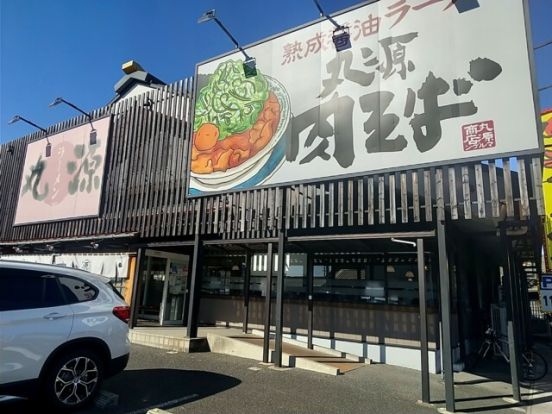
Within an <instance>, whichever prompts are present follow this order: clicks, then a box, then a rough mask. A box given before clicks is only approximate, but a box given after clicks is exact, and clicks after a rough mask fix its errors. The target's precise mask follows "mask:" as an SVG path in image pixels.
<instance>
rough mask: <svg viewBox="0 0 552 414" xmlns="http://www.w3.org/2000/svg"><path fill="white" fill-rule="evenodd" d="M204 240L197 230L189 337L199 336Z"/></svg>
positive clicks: (193, 258)
mask: <svg viewBox="0 0 552 414" xmlns="http://www.w3.org/2000/svg"><path fill="white" fill-rule="evenodd" d="M203 249H204V247H203V240H201V237H200V235H199V232H198V231H196V233H195V236H194V253H193V255H192V274H191V282H190V303H189V305H188V326H187V327H188V329H187V330H186V336H187V337H188V338H197V319H198V313H199V291H200V287H201V274H202V272H203Z"/></svg>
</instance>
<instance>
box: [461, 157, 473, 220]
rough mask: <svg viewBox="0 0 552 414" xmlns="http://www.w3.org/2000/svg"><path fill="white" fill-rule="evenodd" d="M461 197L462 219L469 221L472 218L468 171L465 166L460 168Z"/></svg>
mask: <svg viewBox="0 0 552 414" xmlns="http://www.w3.org/2000/svg"><path fill="white" fill-rule="evenodd" d="M462 197H463V199H464V218H465V219H466V220H470V219H471V218H472V211H471V190H470V170H469V168H468V167H466V166H462Z"/></svg>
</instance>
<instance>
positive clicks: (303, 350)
mask: <svg viewBox="0 0 552 414" xmlns="http://www.w3.org/2000/svg"><path fill="white" fill-rule="evenodd" d="M207 340H208V341H209V347H210V349H211V351H212V352H218V353H223V354H228V355H234V356H239V357H243V358H250V359H254V360H257V361H262V352H263V338H262V337H261V336H257V335H252V334H243V335H237V336H220V335H217V334H208V335H207ZM270 349H271V355H270V359H271V361H273V360H274V358H273V352H274V341H273V340H271V341H270ZM282 364H283V365H284V366H287V367H290V368H293V367H295V368H301V369H305V370H309V371H315V372H320V373H324V374H329V375H339V374H343V373H345V372H348V371H352V370H353V369H356V368H360V367H362V366H364V365H365V364H364V363H363V362H359V361H352V360H348V359H346V358H344V357H342V356H340V355H336V354H335V353H326V352H321V351H317V350H311V349H308V348H307V347H305V346H299V345H295V344H291V343H288V342H287V341H286V342H284V344H283V349H282Z"/></svg>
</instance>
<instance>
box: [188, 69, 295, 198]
mask: <svg viewBox="0 0 552 414" xmlns="http://www.w3.org/2000/svg"><path fill="white" fill-rule="evenodd" d="M225 64H227V65H228V64H230V65H231V64H232V62H230V63H228V62H225V63H224V64H221V65H220V66H219V68H217V71H216V72H215V74H213V75H211V76H212V77H215V79H214V81H210V82H213V83H215V82H217V81H219V82H222V81H221V80H220V79H221V78H222V76H221V75H219V79H217V78H216V76H217V72H222V69H224V70H226V71H228V70H231V71H232V75H234V76H236V77H239V76H240V75H241V74H242V73H243V69H242V67H241V64H240V65H239V71H240V72H239V73H238V72H237V70H236V71H235V72H236V73H235V74H234V69H235V67H230V69H228V67H225V66H223V65H225ZM223 75H226V76H228V75H227V74H226V73H224V72H223ZM241 76H243V75H241ZM259 76H262V78H261V79H260V80H257V82H259V83H260V86H258V85H255V84H253V83H251V84H249V85H253V86H256V87H257V88H258V89H261V88H265V89H266V90H265V91H264V95H261V96H262V98H264V99H258V97H257V96H255V95H254V94H253V93H250V94H249V95H248V96H252V98H251V101H252V102H254V103H255V104H256V105H257V107H256V109H257V110H256V112H253V111H252V112H251V114H249V113H247V112H246V111H247V110H248V106H247V105H248V104H249V102H248V101H247V100H246V99H245V98H243V96H244V94H243V93H242V94H241V95H240V92H243V91H244V90H246V89H245V88H241V89H237V90H236V91H234V90H233V89H232V85H236V84H237V85H240V86H242V85H243V84H244V83H245V82H248V81H247V80H243V79H241V78H239V79H237V80H233V81H231V82H230V86H227V85H228V82H225V83H224V84H223V86H227V89H228V90H224V89H223V88H221V87H220V86H219V84H216V83H215V85H216V86H217V87H216V88H213V89H215V91H216V92H215V93H216V94H218V95H216V96H215V97H214V98H213V97H212V96H210V95H209V94H208V93H209V92H210V91H209V90H207V93H203V92H204V90H205V88H204V89H202V91H201V92H200V95H199V98H198V99H199V100H202V99H203V100H204V101H205V102H207V103H208V104H209V105H207V104H204V105H203V106H204V107H200V108H199V109H198V106H197V104H196V121H197V117H198V114H199V116H200V120H199V122H196V121H195V122H194V126H195V127H196V128H194V130H195V132H194V138H193V139H194V142H193V148H192V163H191V164H192V170H191V187H192V188H195V189H196V190H199V191H216V190H227V189H231V188H234V187H237V186H239V185H241V184H243V183H245V182H246V181H248V180H254V181H255V183H258V182H262V181H264V180H266V179H267V178H268V177H269V176H270V175H271V174H272V173H274V171H275V169H276V168H267V167H271V166H272V164H273V163H274V162H276V164H275V165H274V166H273V167H277V165H279V162H280V161H281V160H282V159H283V151H282V156H281V157H278V160H274V158H275V157H273V155H278V154H275V150H276V149H277V148H278V147H280V148H281V146H282V145H284V146H285V142H283V141H282V142H281V140H282V139H284V140H285V139H286V138H285V137H286V135H287V133H288V132H289V128H290V122H289V121H290V115H291V110H290V100H289V96H288V94H287V92H286V90H285V88H284V87H283V85H282V84H281V83H280V82H278V81H277V80H276V79H274V78H271V77H269V76H266V75H259V74H258V75H257V77H259ZM225 80H226V79H225ZM240 82H241V83H240ZM208 86H209V85H208ZM245 86H246V87H247V86H248V84H245ZM221 89H223V92H222V93H221ZM251 90H253V89H251ZM246 91H247V90H246ZM202 93H203V94H204V95H207V96H202ZM234 95H236V96H238V97H242V98H243V99H242V101H243V102H245V104H243V105H244V106H243V108H242V107H240V104H242V101H239V102H237V103H236V102H234V101H232V100H231V99H227V98H226V97H232V96H234ZM219 97H220V98H219ZM255 99H256V100H255ZM251 106H253V105H251ZM227 108H229V109H227ZM217 109H218V110H220V112H222V113H223V115H224V116H220V117H218V118H216V117H215V116H214V115H213V114H212V112H215V111H216V110H217ZM249 109H250V108H249ZM224 111H226V112H224ZM244 112H245V115H243V114H244ZM235 113H238V115H241V116H242V118H240V119H237V120H234V119H233V118H232V116H234V115H235ZM205 119H207V120H208V121H209V120H212V119H215V120H216V121H217V122H216V123H215V122H204V121H205ZM233 124H238V126H241V127H245V129H243V130H241V131H240V132H233V133H232V132H231V133H226V135H225V136H224V137H222V136H221V135H222V134H223V133H224V131H225V127H226V126H228V125H229V126H230V127H233ZM230 127H229V128H230ZM229 128H228V129H229ZM279 143H280V146H278V144H279ZM269 160H271V164H270V165H268V164H267V162H268V161H269Z"/></svg>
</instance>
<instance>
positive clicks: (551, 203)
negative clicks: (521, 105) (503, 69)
mask: <svg viewBox="0 0 552 414" xmlns="http://www.w3.org/2000/svg"><path fill="white" fill-rule="evenodd" d="M541 121H542V131H543V142H544V163H543V169H542V192H543V194H544V207H545V212H546V214H545V215H544V230H545V240H544V246H545V258H546V270H547V271H548V272H550V271H552V239H551V237H552V109H549V110H547V111H544V112H543V113H542V116H541Z"/></svg>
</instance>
